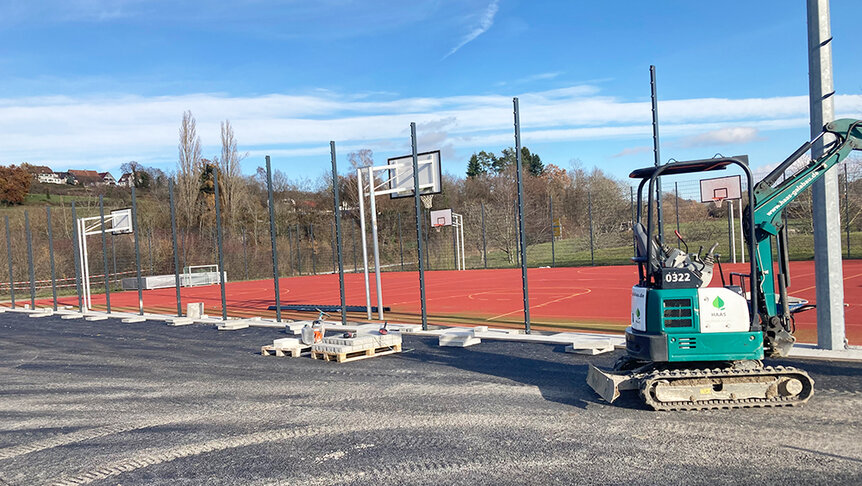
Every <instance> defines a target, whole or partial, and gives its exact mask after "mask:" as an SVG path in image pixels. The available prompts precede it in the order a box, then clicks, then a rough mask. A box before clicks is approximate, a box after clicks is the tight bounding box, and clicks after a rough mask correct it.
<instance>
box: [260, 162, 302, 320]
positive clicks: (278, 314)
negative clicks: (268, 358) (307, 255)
mask: <svg viewBox="0 0 862 486" xmlns="http://www.w3.org/2000/svg"><path fill="white" fill-rule="evenodd" d="M266 192H267V197H268V198H269V239H270V244H271V246H272V284H273V287H274V289H275V320H276V322H281V288H280V287H279V284H278V243H277V242H276V240H275V237H276V230H275V202H274V201H273V196H272V165H271V164H270V161H269V155H267V156H266ZM298 236H299V233H298V232H297V237H298ZM297 243H298V241H297ZM298 249H299V245H298V244H297V250H298Z"/></svg>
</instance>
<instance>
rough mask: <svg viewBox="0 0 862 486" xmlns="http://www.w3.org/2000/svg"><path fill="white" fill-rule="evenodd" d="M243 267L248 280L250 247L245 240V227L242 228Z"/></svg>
mask: <svg viewBox="0 0 862 486" xmlns="http://www.w3.org/2000/svg"><path fill="white" fill-rule="evenodd" d="M242 267H243V270H245V279H246V280H248V248H247V246H246V241H245V227H243V228H242Z"/></svg>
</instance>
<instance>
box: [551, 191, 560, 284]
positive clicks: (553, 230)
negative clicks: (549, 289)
mask: <svg viewBox="0 0 862 486" xmlns="http://www.w3.org/2000/svg"><path fill="white" fill-rule="evenodd" d="M548 207H549V208H550V211H551V266H552V267H556V266H557V249H556V248H555V246H554V245H555V242H556V239H557V236H556V234H557V228H556V225H555V224H554V196H551V195H550V194H548ZM560 234H562V232H561V233H560Z"/></svg>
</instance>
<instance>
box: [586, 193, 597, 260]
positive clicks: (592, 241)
mask: <svg viewBox="0 0 862 486" xmlns="http://www.w3.org/2000/svg"><path fill="white" fill-rule="evenodd" d="M587 210H588V211H589V213H588V214H589V217H590V265H595V264H596V254H595V239H594V237H593V193H592V191H587Z"/></svg>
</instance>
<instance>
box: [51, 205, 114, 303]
mask: <svg viewBox="0 0 862 486" xmlns="http://www.w3.org/2000/svg"><path fill="white" fill-rule="evenodd" d="M45 217H46V218H47V222H48V224H47V226H48V259H49V260H50V261H51V298H52V299H53V303H54V310H57V269H56V267H55V265H54V231H53V230H52V228H51V206H45ZM106 258H107V255H106Z"/></svg>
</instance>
